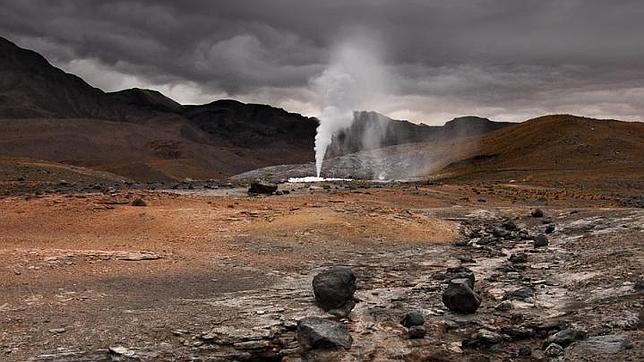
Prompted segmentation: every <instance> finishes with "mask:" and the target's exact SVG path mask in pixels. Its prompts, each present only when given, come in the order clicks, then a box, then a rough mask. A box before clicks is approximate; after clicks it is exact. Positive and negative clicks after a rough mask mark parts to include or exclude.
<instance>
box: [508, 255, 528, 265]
mask: <svg viewBox="0 0 644 362" xmlns="http://www.w3.org/2000/svg"><path fill="white" fill-rule="evenodd" d="M508 260H510V263H514V264H521V263H527V262H528V254H526V253H516V254H512V255H510V259H508Z"/></svg>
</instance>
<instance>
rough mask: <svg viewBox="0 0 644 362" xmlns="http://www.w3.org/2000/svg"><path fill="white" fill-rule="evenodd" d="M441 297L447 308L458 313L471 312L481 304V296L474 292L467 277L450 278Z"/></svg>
mask: <svg viewBox="0 0 644 362" xmlns="http://www.w3.org/2000/svg"><path fill="white" fill-rule="evenodd" d="M442 299H443V304H445V306H446V307H447V308H448V309H449V310H451V311H452V312H455V313H458V314H472V313H474V312H476V310H477V309H478V308H479V306H480V305H481V297H479V296H478V295H477V294H476V293H474V291H473V290H472V288H471V287H470V280H468V279H453V280H451V281H450V282H449V285H448V286H447V289H445V291H444V292H443V298H442Z"/></svg>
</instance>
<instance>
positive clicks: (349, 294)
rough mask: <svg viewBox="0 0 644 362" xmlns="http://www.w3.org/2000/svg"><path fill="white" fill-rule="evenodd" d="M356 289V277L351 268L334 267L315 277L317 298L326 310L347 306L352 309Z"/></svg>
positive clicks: (314, 286)
mask: <svg viewBox="0 0 644 362" xmlns="http://www.w3.org/2000/svg"><path fill="white" fill-rule="evenodd" d="M355 291H356V277H355V275H354V274H353V271H351V269H350V268H346V267H333V268H331V269H329V270H326V271H323V272H321V273H319V274H318V275H316V276H315V277H314V278H313V293H314V294H315V300H316V302H317V304H318V305H319V306H320V307H321V308H322V309H324V310H325V311H329V310H332V309H343V308H345V307H350V308H349V311H350V310H351V309H352V308H353V293H355ZM347 314H348V313H347Z"/></svg>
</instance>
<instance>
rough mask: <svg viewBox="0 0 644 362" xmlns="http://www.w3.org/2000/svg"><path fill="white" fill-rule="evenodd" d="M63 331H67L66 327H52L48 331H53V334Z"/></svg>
mask: <svg viewBox="0 0 644 362" xmlns="http://www.w3.org/2000/svg"><path fill="white" fill-rule="evenodd" d="M65 332H67V329H65V328H52V329H50V330H49V333H54V334H60V333H65Z"/></svg>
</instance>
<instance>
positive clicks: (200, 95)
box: [0, 0, 644, 123]
mask: <svg viewBox="0 0 644 362" xmlns="http://www.w3.org/2000/svg"><path fill="white" fill-rule="evenodd" d="M641 19H644V4H643V3H642V2H641V1H599V0H597V1H592V0H589V1H581V0H559V1H542V0H539V1H536V0H535V1H515V0H498V1H492V0H478V1H477V0H470V1H464V0H452V1H427V0H422V1H421V0H409V1H402V0H370V1H367V0H354V1H345V0H326V1H302V0H255V1H195V0H193V1H145V0H138V1H136V0H134V1H114V0H110V1H69V0H68V1H3V2H2V3H1V4H0V32H1V33H2V34H3V35H5V36H7V37H8V38H10V39H12V40H14V41H16V42H17V43H19V44H20V45H22V46H24V47H30V48H33V49H35V50H37V51H39V52H41V53H43V54H44V55H45V56H47V57H48V58H49V59H50V60H51V61H52V62H53V63H54V64H55V65H58V66H60V67H62V68H64V69H66V70H68V71H72V72H76V73H79V75H81V76H83V77H84V78H86V79H87V80H88V81H89V82H90V83H92V84H93V85H96V86H99V87H101V88H104V89H107V90H114V89H118V88H121V87H130V86H137V85H138V86H148V87H154V88H157V89H160V90H161V91H164V92H166V93H169V95H171V96H173V97H175V98H179V100H180V101H183V102H205V101H209V100H212V99H213V98H216V97H223V96H227V97H238V98H241V99H243V100H247V101H256V102H267V103H272V104H275V105H278V106H284V107H285V108H287V109H290V110H293V111H301V112H305V113H316V112H317V111H318V109H319V106H320V105H319V104H318V100H317V99H316V98H315V96H314V95H313V93H312V92H311V90H310V86H309V85H310V79H311V78H313V77H315V76H317V75H319V74H320V72H322V71H323V70H324V68H325V66H326V64H327V63H328V61H329V58H330V57H331V55H332V54H331V52H332V49H333V45H334V44H335V43H337V42H338V41H341V40H342V39H343V38H344V37H347V36H349V34H351V33H353V32H355V31H360V32H361V33H367V34H369V35H370V36H372V37H373V38H376V39H379V41H380V42H381V43H382V48H383V52H382V53H383V57H384V59H383V61H384V63H385V64H386V68H387V70H388V72H389V73H390V74H392V77H393V78H394V79H395V90H396V94H395V96H391V98H390V102H388V103H387V104H385V105H383V104H377V105H374V108H377V109H378V110H380V111H383V112H386V113H388V114H390V115H393V116H399V117H406V118H411V119H417V120H425V121H429V122H430V123H431V122H440V121H445V118H448V117H451V116H453V115H458V114H467V113H478V114H482V115H485V116H491V117H495V118H497V119H504V120H522V118H525V117H530V116H535V115H539V114H543V113H554V112H571V113H580V114H586V115H591V116H599V117H616V118H625V119H629V120H643V119H644V105H643V101H642V99H643V97H642V96H643V95H644V62H643V61H642V59H644V22H642V21H641Z"/></svg>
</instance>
